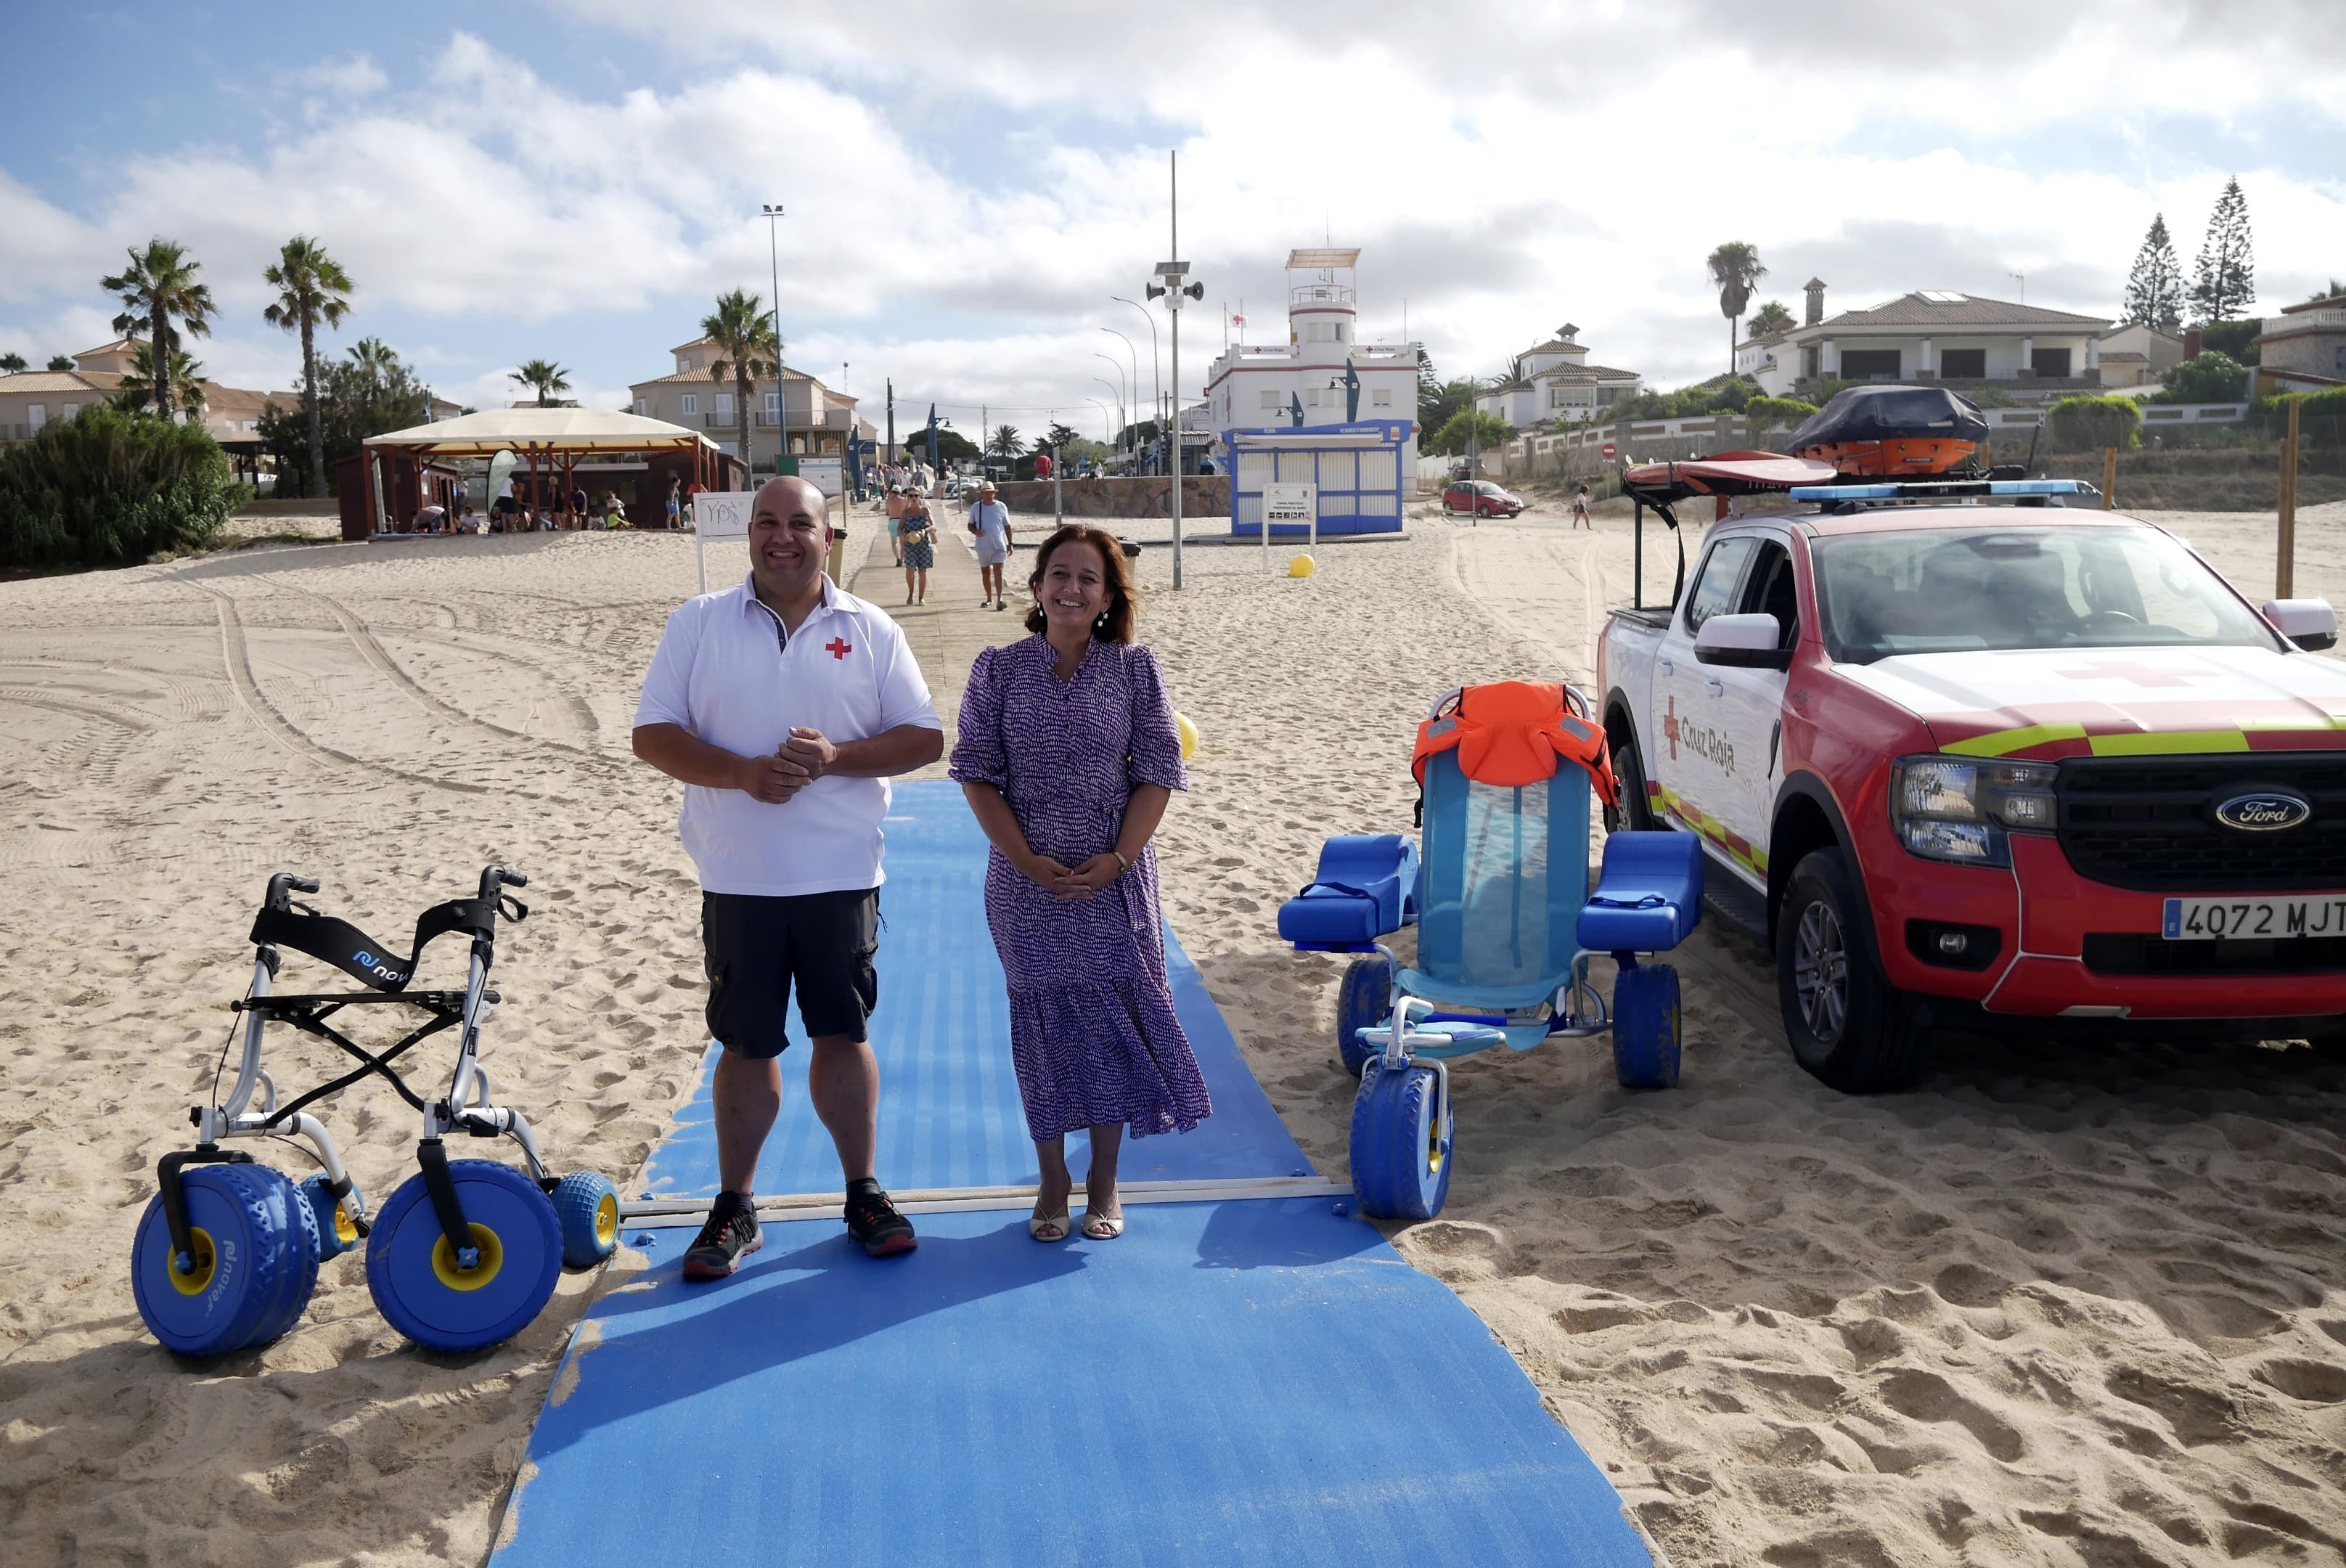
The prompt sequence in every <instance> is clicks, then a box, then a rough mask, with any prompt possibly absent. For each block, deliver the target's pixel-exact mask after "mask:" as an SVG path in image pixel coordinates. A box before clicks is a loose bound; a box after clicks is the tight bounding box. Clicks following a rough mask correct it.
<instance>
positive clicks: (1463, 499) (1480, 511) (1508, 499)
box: [1442, 479, 1524, 517]
mask: <svg viewBox="0 0 2346 1568" xmlns="http://www.w3.org/2000/svg"><path fill="white" fill-rule="evenodd" d="M1523 509H1524V498H1523V497H1522V496H1520V495H1510V494H1507V493H1506V492H1505V490H1502V489H1500V488H1499V487H1498V486H1497V485H1495V484H1492V483H1491V482H1490V481H1489V480H1487V479H1454V480H1452V481H1451V482H1450V485H1449V488H1447V489H1445V490H1444V491H1443V493H1442V510H1443V512H1444V513H1449V514H1456V513H1460V512H1472V513H1473V514H1474V515H1475V516H1477V517H1513V516H1515V514H1517V513H1519V512H1521V511H1522V510H1523Z"/></svg>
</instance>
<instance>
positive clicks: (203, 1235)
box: [163, 1226, 219, 1296]
mask: <svg viewBox="0 0 2346 1568" xmlns="http://www.w3.org/2000/svg"><path fill="white" fill-rule="evenodd" d="M188 1256H189V1257H192V1258H194V1259H195V1260H196V1266H195V1267H194V1268H191V1269H189V1271H188V1272H187V1273H185V1274H182V1273H180V1272H179V1269H177V1268H174V1267H172V1265H171V1262H170V1260H168V1259H166V1260H165V1261H164V1264H163V1272H164V1273H166V1274H168V1275H169V1276H170V1277H171V1288H172V1289H174V1290H176V1291H178V1292H179V1294H180V1295H182V1296H201V1295H202V1294H203V1293H204V1292H205V1291H207V1290H209V1289H210V1288H212V1271H213V1269H214V1268H217V1267H218V1266H219V1252H218V1251H217V1250H216V1249H215V1248H214V1247H213V1246H212V1233H211V1232H210V1231H209V1230H206V1229H205V1228H204V1227H201V1226H193V1227H189V1231H188Z"/></svg>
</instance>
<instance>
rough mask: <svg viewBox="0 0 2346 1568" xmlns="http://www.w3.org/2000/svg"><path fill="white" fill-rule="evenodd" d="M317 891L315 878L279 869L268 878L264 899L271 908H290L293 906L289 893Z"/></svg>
mask: <svg viewBox="0 0 2346 1568" xmlns="http://www.w3.org/2000/svg"><path fill="white" fill-rule="evenodd" d="M316 891H318V879H317V878H315V877H297V876H295V875H294V874H293V873H292V872H291V871H280V872H278V873H277V874H276V875H275V876H273V877H271V878H270V879H269V896H268V898H267V899H266V900H265V902H266V903H267V905H268V907H269V908H270V909H273V910H290V909H291V908H292V907H293V901H292V899H291V897H290V896H289V895H290V894H291V893H314V892H316Z"/></svg>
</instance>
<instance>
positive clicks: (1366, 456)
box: [1222, 419, 1412, 539]
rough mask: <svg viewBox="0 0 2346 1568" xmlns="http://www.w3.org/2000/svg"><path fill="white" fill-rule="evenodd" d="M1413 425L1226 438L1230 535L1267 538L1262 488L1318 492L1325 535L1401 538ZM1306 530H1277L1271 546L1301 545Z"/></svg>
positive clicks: (1294, 428) (1231, 433)
mask: <svg viewBox="0 0 2346 1568" xmlns="http://www.w3.org/2000/svg"><path fill="white" fill-rule="evenodd" d="M1411 428H1412V427H1411V423H1410V422H1409V421H1408V420H1405V419H1403V420H1383V419H1379V420H1360V421H1355V422H1353V423H1347V424H1319V425H1311V424H1306V425H1287V426H1279V427H1275V428H1271V429H1265V430H1226V431H1224V432H1223V433H1222V450H1223V451H1225V452H1227V453H1229V456H1230V534H1231V535H1232V537H1234V538H1239V539H1260V538H1261V537H1262V527H1263V524H1262V499H1263V487H1264V486H1265V485H1270V484H1311V485H1316V486H1317V487H1318V491H1319V497H1320V532H1321V535H1323V536H1324V535H1331V534H1398V533H1400V532H1401V502H1402V483H1403V463H1402V449H1403V446H1404V445H1405V444H1406V443H1408V442H1409V439H1410V433H1411ZM1308 531H1309V524H1290V523H1283V522H1281V523H1274V524H1271V528H1270V533H1271V537H1273V538H1281V537H1286V536H1290V535H1292V536H1295V537H1298V538H1300V537H1301V536H1302V535H1304V534H1305V533H1307V532H1308Z"/></svg>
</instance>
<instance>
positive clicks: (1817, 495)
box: [1790, 479, 2101, 501]
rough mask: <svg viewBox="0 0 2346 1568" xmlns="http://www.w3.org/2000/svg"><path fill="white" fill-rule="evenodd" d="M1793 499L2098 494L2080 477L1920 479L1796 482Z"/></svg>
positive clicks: (1911, 499) (1896, 499) (1889, 498)
mask: <svg viewBox="0 0 2346 1568" xmlns="http://www.w3.org/2000/svg"><path fill="white" fill-rule="evenodd" d="M2099 494H2101V492H2100V491H2098V490H2096V489H2095V488H2094V487H2093V486H2092V485H2090V484H2086V482H2085V481H2084V480H2082V479H1993V480H1990V479H1937V480H1932V479H1919V480H1913V481H1910V482H1908V483H1905V484H1898V483H1894V482H1893V483H1889V484H1795V485H1793V486H1792V488H1791V490H1790V495H1791V497H1792V499H1793V500H1795V501H1914V500H1925V499H1930V498H1933V497H1938V496H1953V495H2099Z"/></svg>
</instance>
